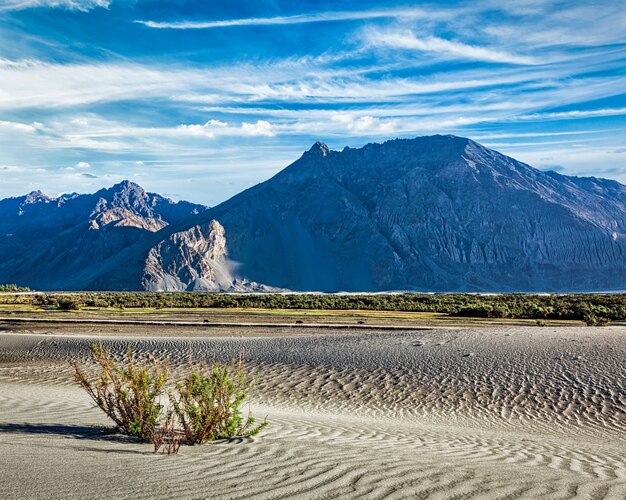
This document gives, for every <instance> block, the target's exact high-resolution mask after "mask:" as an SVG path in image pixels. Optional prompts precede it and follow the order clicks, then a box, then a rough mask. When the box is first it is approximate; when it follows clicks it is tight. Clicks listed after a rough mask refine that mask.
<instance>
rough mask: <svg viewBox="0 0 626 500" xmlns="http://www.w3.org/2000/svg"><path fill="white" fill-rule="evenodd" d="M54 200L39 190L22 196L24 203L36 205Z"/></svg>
mask: <svg viewBox="0 0 626 500" xmlns="http://www.w3.org/2000/svg"><path fill="white" fill-rule="evenodd" d="M52 200H54V198H51V197H49V196H48V195H46V194H44V193H43V192H42V191H40V190H39V189H38V190H36V191H31V192H30V193H28V194H27V195H25V196H24V203H37V202H38V201H52Z"/></svg>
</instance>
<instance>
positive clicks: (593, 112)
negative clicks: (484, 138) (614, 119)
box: [517, 108, 626, 121]
mask: <svg viewBox="0 0 626 500" xmlns="http://www.w3.org/2000/svg"><path fill="white" fill-rule="evenodd" d="M620 115H626V108H607V109H587V110H572V111H560V112H555V113H533V114H529V115H521V116H518V117H517V119H518V120H533V121H535V120H568V119H576V118H597V117H603V116H620Z"/></svg>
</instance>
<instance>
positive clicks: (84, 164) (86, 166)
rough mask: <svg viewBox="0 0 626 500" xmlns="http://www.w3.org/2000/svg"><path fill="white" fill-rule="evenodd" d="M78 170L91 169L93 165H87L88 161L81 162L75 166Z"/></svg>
mask: <svg viewBox="0 0 626 500" xmlns="http://www.w3.org/2000/svg"><path fill="white" fill-rule="evenodd" d="M74 166H75V167H76V168H91V165H90V164H89V163H87V162H86V161H79V162H78V163H77V164H76V165H74Z"/></svg>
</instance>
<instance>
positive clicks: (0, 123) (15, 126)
mask: <svg viewBox="0 0 626 500" xmlns="http://www.w3.org/2000/svg"><path fill="white" fill-rule="evenodd" d="M0 127H2V128H5V129H12V130H17V131H20V132H36V131H37V130H38V129H40V128H41V127H42V124H41V123H39V122H34V123H32V124H29V123H19V122H10V121H5V120H0Z"/></svg>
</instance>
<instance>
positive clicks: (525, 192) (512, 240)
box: [144, 136, 626, 291]
mask: <svg viewBox="0 0 626 500" xmlns="http://www.w3.org/2000/svg"><path fill="white" fill-rule="evenodd" d="M200 221H204V222H200ZM211 221H217V222H218V223H219V224H220V226H221V227H222V228H223V237H224V239H225V247H226V248H227V251H228V259H229V261H230V262H231V263H233V265H234V264H235V263H236V264H237V267H236V272H237V273H238V274H239V275H240V276H244V277H245V278H247V279H249V280H252V281H254V282H258V283H264V284H266V285H271V286H274V287H279V288H287V289H291V290H323V291H337V290H346V291H380V290H428V291H454V290H456V291H573V290H606V289H624V288H625V287H626V186H623V185H621V184H619V183H617V182H615V181H609V180H602V179H594V178H576V177H566V176H563V175H559V174H556V173H553V172H542V171H539V170H537V169H534V168H532V167H530V166H528V165H525V164H523V163H520V162H518V161H516V160H514V159H512V158H509V157H507V156H504V155H502V154H500V153H497V152H496V151H493V150H490V149H487V148H485V147H483V146H481V145H480V144H478V143H476V142H474V141H471V140H469V139H465V138H460V137H454V136H434V137H421V138H416V139H411V140H393V141H388V142H385V143H384V144H369V145H367V146H365V147H363V148H359V149H352V148H345V149H344V150H343V151H341V152H337V151H330V150H329V149H328V147H327V146H325V145H324V144H322V143H316V144H315V145H313V147H312V148H311V149H310V150H309V151H307V152H306V153H304V155H303V156H302V157H301V158H300V159H299V160H297V161H296V162H294V163H293V164H292V165H290V166H289V167H287V168H286V169H284V170H283V171H282V172H280V173H279V174H277V175H276V176H274V177H273V178H272V179H270V180H268V181H266V182H264V183H262V184H260V185H257V186H255V187H253V188H251V189H249V190H247V191H245V192H243V193H241V194H239V195H237V196H235V197H234V198H232V199H230V200H228V201H226V202H225V203H223V204H222V205H219V206H217V207H215V208H214V209H212V210H210V211H208V212H206V213H204V214H203V215H202V216H201V217H200V218H199V220H197V221H194V225H195V226H197V227H207V226H206V225H207V224H210V223H211ZM203 224H204V226H203ZM194 269H195V270H196V271H197V275H198V276H200V277H201V276H203V271H202V269H201V268H200V267H194ZM144 278H145V276H144ZM147 281H150V280H149V279H148V280H147ZM192 282H194V279H190V280H188V281H187V282H186V283H183V286H181V288H184V287H185V286H186V284H188V283H192ZM192 287H196V285H195V284H194V285H192ZM200 288H201V287H200ZM153 289H159V287H158V286H156V287H153Z"/></svg>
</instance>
